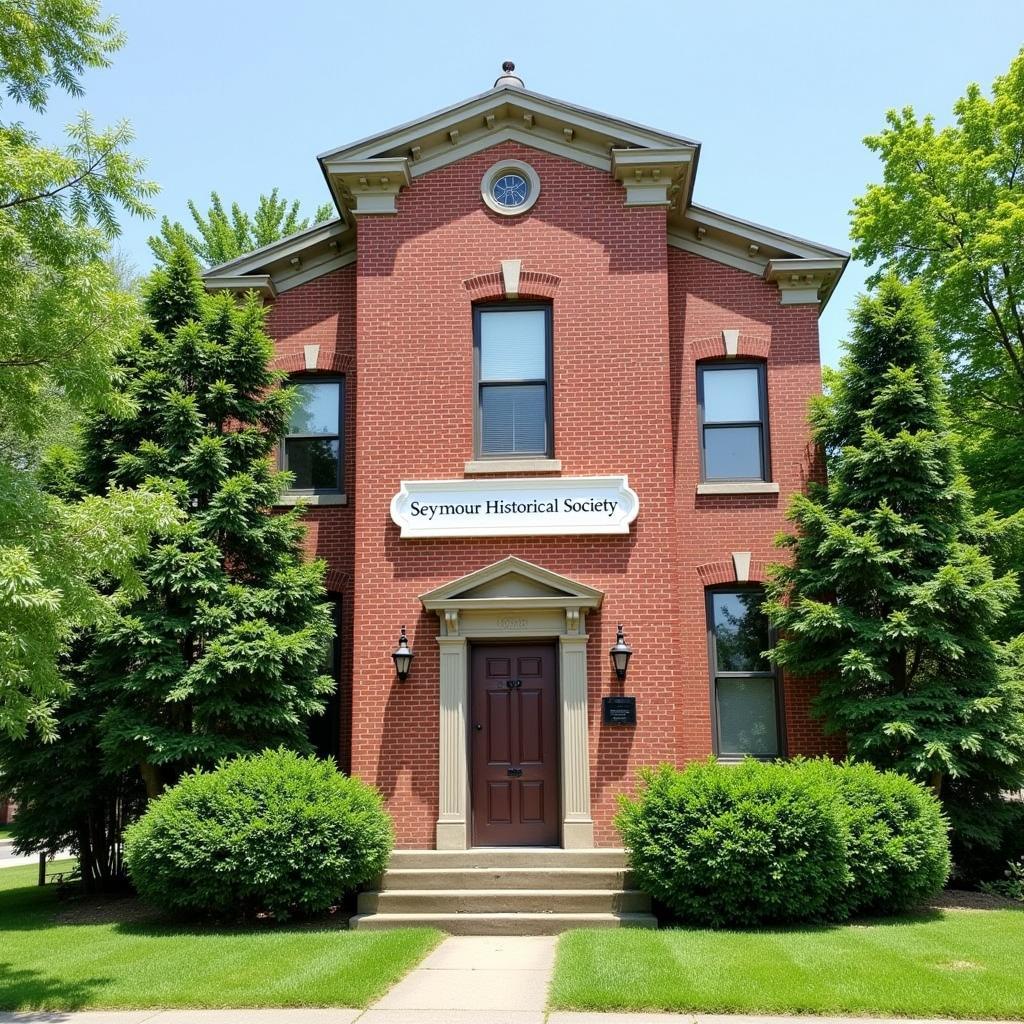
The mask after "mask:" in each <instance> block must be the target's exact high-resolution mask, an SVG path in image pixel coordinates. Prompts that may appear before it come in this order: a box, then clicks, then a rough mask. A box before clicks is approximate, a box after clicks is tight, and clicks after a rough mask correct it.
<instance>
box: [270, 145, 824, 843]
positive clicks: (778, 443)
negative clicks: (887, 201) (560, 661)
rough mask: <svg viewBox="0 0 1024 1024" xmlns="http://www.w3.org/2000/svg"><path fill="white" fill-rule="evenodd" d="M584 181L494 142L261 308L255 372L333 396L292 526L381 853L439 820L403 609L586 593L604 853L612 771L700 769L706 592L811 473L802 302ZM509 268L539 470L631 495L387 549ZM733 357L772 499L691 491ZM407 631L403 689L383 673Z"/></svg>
mask: <svg viewBox="0 0 1024 1024" xmlns="http://www.w3.org/2000/svg"><path fill="white" fill-rule="evenodd" d="M504 158H517V159H520V160H525V161H527V162H528V163H529V164H530V165H531V166H532V167H533V168H534V169H535V170H536V172H537V174H538V175H539V176H540V180H541V182H542V186H543V187H542V192H541V194H540V197H539V199H538V201H537V203H536V205H535V206H534V207H533V208H532V209H531V210H529V212H528V213H526V214H524V215H522V216H519V217H503V216H500V215H498V214H496V213H493V212H492V211H491V210H489V209H488V208H487V207H486V206H485V205H484V204H483V203H482V202H481V198H480V187H481V177H482V175H483V174H484V173H485V171H486V169H487V168H488V167H489V166H491V165H492V164H493V163H494V162H495V161H496V160H499V159H504ZM623 196H624V190H623V187H622V185H621V184H620V183H619V182H617V181H616V180H614V178H613V177H611V176H610V175H609V174H608V173H607V172H606V171H602V170H599V169H596V168H593V167H589V166H585V165H584V164H583V163H580V162H576V161H573V160H570V159H567V158H565V157H563V156H556V155H553V154H552V153H549V152H542V151H541V150H540V149H533V148H529V147H527V146H525V145H522V144H521V143H519V142H515V141H509V142H502V143H499V144H498V145H496V146H493V147H491V148H487V149H484V150H483V151H481V152H478V153H475V154H471V155H468V156H465V157H464V158H462V159H459V160H457V161H455V162H453V163H450V164H448V165H447V166H443V167H440V168H438V169H436V170H432V171H429V172H428V173H425V174H422V175H420V176H418V177H415V178H414V179H413V180H412V182H411V184H410V185H408V186H407V187H405V188H404V189H403V190H402V191H401V192H400V194H399V195H398V197H397V213H396V214H391V215H374V216H361V217H359V218H358V246H357V258H356V262H355V264H354V265H349V266H346V267H343V268H342V269H338V270H334V271H332V272H330V273H327V274H325V275H324V276H322V277H318V278H315V279H313V280H311V281H309V282H307V283H305V284H302V285H300V286H298V287H294V288H291V289H290V290H287V291H285V292H283V293H282V294H281V295H279V296H278V297H277V298H276V300H275V301H274V303H273V306H272V308H271V310H270V317H269V325H270V331H271V333H272V335H273V337H274V338H275V340H276V342H277V345H278V353H279V356H278V365H279V366H280V367H281V368H284V369H288V370H291V371H303V370H304V367H305V356H304V351H305V346H307V345H318V346H319V347H320V348H319V360H318V364H317V366H318V369H319V370H320V371H324V370H330V371H334V372H340V373H343V374H344V375H345V380H346V409H345V431H346V437H345V483H346V485H345V491H346V494H347V501H348V503H347V505H345V506H327V507H319V508H313V509H311V510H310V511H309V512H308V513H307V517H306V518H307V522H308V524H309V536H308V546H309V550H310V552H311V553H315V554H316V555H318V556H320V557H322V558H324V559H326V560H327V562H328V565H329V567H330V578H329V579H330V587H331V589H332V590H333V591H335V592H337V593H339V594H340V595H341V598H342V619H343V633H344V635H343V641H342V651H343V654H342V660H341V687H342V694H343V699H342V711H341V713H342V716H343V723H342V749H341V750H340V751H339V753H340V760H341V763H342V765H343V766H345V767H350V768H351V771H352V772H353V773H354V774H357V775H359V776H362V777H363V778H365V779H367V780H369V781H370V782H372V783H374V784H375V785H376V786H378V787H379V788H380V789H381V791H382V792H383V793H384V795H385V798H386V800H387V804H388V807H389V809H390V811H391V813H392V814H393V816H394V819H395V823H396V830H397V837H398V844H399V846H401V847H420V848H430V847H433V845H434V841H435V822H436V820H437V809H438V714H439V713H438V701H439V696H438V692H439V658H438V646H437V643H436V641H435V637H436V636H437V635H438V632H439V624H438V619H437V616H436V615H435V614H434V613H428V612H426V611H425V610H424V609H423V608H422V606H421V605H420V602H419V600H418V596H419V595H420V594H423V593H424V592H426V591H429V590H431V589H433V588H435V587H437V586H440V585H441V584H443V583H446V582H448V581H450V580H453V579H455V578H457V577H460V576H463V575H465V574H467V573H470V572H472V571H474V570H476V569H479V568H481V567H484V566H486V565H488V564H490V563H493V562H495V561H498V560H500V559H502V558H504V557H506V556H508V555H516V556H519V557H520V558H523V559H525V560H527V561H529V562H532V563H536V564H538V565H541V566H543V567H544V568H546V569H548V570H551V571H553V572H556V573H560V574H563V575H565V576H568V577H570V578H572V579H574V580H578V581H579V582H581V583H583V584H586V585H588V586H591V587H594V588H597V589H598V590H600V591H602V592H603V593H604V603H603V605H602V607H601V609H600V610H599V611H595V612H592V613H591V614H590V615H588V617H587V621H586V628H587V633H588V634H589V637H590V640H589V644H588V677H589V726H590V727H589V758H590V784H591V804H592V813H593V819H594V825H595V840H596V842H597V844H598V845H605V846H607V845H617V836H616V834H615V832H614V829H613V827H612V817H613V814H614V812H615V798H616V794H618V793H620V792H622V791H623V790H627V789H630V788H632V786H633V785H634V778H635V773H636V770H637V768H639V767H640V766H642V765H649V764H654V763H657V762H660V761H671V762H676V763H682V762H685V761H687V760H689V759H693V758H701V757H705V756H707V755H708V754H709V753H710V751H711V749H712V744H711V729H712V726H711V698H710V683H709V670H708V646H707V627H706V621H705V587H707V586H711V585H714V584H716V583H728V582H731V581H733V580H734V579H735V574H734V573H735V570H734V565H733V561H732V557H731V553H732V552H734V551H749V552H750V553H751V565H750V579H751V580H761V579H763V578H764V575H765V573H766V568H767V565H768V564H769V562H770V561H771V560H773V559H775V558H777V557H779V554H778V552H777V551H776V550H775V549H774V548H773V543H772V541H773V537H774V536H775V535H776V533H777V532H779V531H780V530H782V529H784V528H785V526H786V523H785V517H784V510H785V507H786V504H787V502H788V498H789V496H790V495H791V494H792V493H793V492H795V491H797V490H799V489H800V488H802V487H804V486H805V484H806V483H807V481H808V480H810V479H814V478H818V477H820V475H821V473H822V464H821V460H820V457H819V455H818V454H817V453H816V452H815V451H814V450H813V448H812V446H811V445H810V443H809V436H808V428H807V423H806V409H807V403H808V400H809V399H810V397H811V396H812V395H814V394H816V393H817V392H818V391H819V390H820V367H819V357H818V330H817V315H818V311H819V310H818V307H817V305H815V304H793V305H784V304H782V302H781V301H780V290H779V288H778V287H777V286H776V285H775V284H773V283H769V282H768V281H766V280H763V279H762V278H761V277H759V276H755V275H754V274H752V273H749V272H747V271H745V270H741V269H735V268H734V267H733V266H728V265H726V264H725V263H723V262H719V261H716V260H713V259H709V258H706V257H704V256H701V255H696V254H694V253H692V252H687V251H683V250H682V249H680V248H677V247H676V246H675V245H673V244H672V243H671V240H670V238H669V237H668V234H667V229H666V215H665V210H664V208H662V207H658V206H650V207H639V208H638V207H629V206H627V205H626V204H625V203H624V199H623ZM506 259H517V260H521V261H522V268H523V274H522V279H521V282H520V298H522V299H537V298H543V299H545V300H549V301H550V302H551V304H552V310H553V337H554V342H553V353H554V376H553V386H554V456H555V457H556V458H558V459H560V460H561V464H562V469H561V474H562V475H563V476H567V477H571V476H587V475H608V474H627V475H628V478H629V483H630V486H631V487H632V488H633V489H634V490H635V491H636V492H637V493H638V495H639V498H640V513H639V517H638V518H637V520H636V521H635V522H634V523H633V525H632V527H631V529H630V532H629V534H628V535H618V536H555V537H504V538H471V539H450V538H446V539H417V540H409V539H405V540H403V539H400V538H399V530H398V527H396V526H395V524H394V523H393V522H392V521H391V518H390V516H389V503H390V501H391V499H392V497H393V495H394V494H395V493H396V491H397V490H398V488H399V484H400V481H401V480H402V479H428V480H429V479H462V478H463V477H464V476H465V470H464V464H465V463H466V461H467V460H469V459H472V458H473V456H474V451H473V408H474V389H473V334H472V308H473V303H474V302H475V301H481V300H492V299H494V298H500V297H502V296H503V283H502V278H501V274H500V273H499V272H498V268H499V264H500V261H501V260H506ZM737 329H738V330H739V342H738V354H739V355H740V356H741V357H750V358H756V359H763V360H764V361H765V364H766V375H767V393H768V407H769V425H770V440H771V479H772V480H774V481H775V482H777V483H778V484H779V488H780V492H779V493H778V494H757V495H750V494H729V495H715V496H698V494H697V484H698V482H699V479H700V477H699V448H698V425H697V413H696V377H697V369H696V366H697V362H698V361H699V360H702V359H709V358H721V357H722V356H723V354H724V350H723V338H722V331H723V330H737ZM617 622H623V623H624V624H625V626H626V631H627V635H628V639H629V641H630V643H631V645H632V647H633V649H634V652H635V654H634V657H633V660H632V663H631V665H630V669H629V676H628V682H627V683H626V687H625V689H626V692H629V693H632V694H636V696H637V700H638V710H639V720H638V724H637V726H636V727H635V728H632V729H623V728H614V727H606V726H603V725H602V723H601V698H602V696H605V695H608V694H614V693H621V692H623V684H621V683H619V682H618V681H617V680H616V678H615V675H614V672H613V671H612V668H611V665H610V662H609V658H608V653H607V652H608V648H609V647H610V646H611V645H612V644H613V643H614V641H615V627H616V623H617ZM403 623H404V624H406V625H407V627H408V633H409V638H410V642H411V645H412V647H413V649H414V650H415V652H416V657H415V663H414V668H413V672H412V674H411V677H410V679H409V680H408V681H407V682H406V683H399V682H398V681H397V680H396V678H395V672H394V668H393V666H392V664H391V661H390V658H389V652H390V651H391V650H392V648H393V647H394V645H395V642H396V639H397V632H398V628H399V626H400V625H401V624H403ZM812 689H813V688H812V687H811V686H810V685H809V684H807V683H805V682H801V681H799V680H794V679H790V678H786V679H784V680H783V683H782V693H783V701H784V709H785V725H786V736H787V750H788V752H789V753H791V754H796V753H804V754H814V753H818V752H822V751H825V750H826V749H828V744H827V743H826V742H825V740H824V739H823V737H822V736H821V734H820V731H819V729H818V727H817V725H816V723H815V721H814V720H813V719H812V718H811V716H810V714H809V700H810V697H811V695H812Z"/></svg>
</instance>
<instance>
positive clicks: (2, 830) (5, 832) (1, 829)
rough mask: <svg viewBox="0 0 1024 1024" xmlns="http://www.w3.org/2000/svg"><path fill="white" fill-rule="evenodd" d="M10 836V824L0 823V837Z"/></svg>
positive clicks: (7, 837) (6, 837) (8, 837)
mask: <svg viewBox="0 0 1024 1024" xmlns="http://www.w3.org/2000/svg"><path fill="white" fill-rule="evenodd" d="M10 838H11V826H10V825H0V839H10Z"/></svg>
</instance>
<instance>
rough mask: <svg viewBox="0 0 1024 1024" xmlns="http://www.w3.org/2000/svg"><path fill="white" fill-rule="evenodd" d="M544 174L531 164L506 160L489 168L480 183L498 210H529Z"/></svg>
mask: <svg viewBox="0 0 1024 1024" xmlns="http://www.w3.org/2000/svg"><path fill="white" fill-rule="evenodd" d="M539 193H540V178H539V177H538V176H537V172H536V171H535V170H534V169H533V168H532V167H531V166H530V165H529V164H524V163H521V162H519V161H516V160H513V161H509V160H503V161H501V162H500V163H497V164H494V165H493V166H492V167H490V168H488V170H487V173H486V174H485V175H484V179H483V181H482V182H481V183H480V195H481V197H482V198H483V201H484V202H485V203H486V204H487V206H488V207H489V208H490V209H492V210H493V211H494V212H495V213H500V214H504V215H505V216H507V217H508V216H513V215H514V214H517V213H525V212H526V211H527V210H528V209H529V208H530V207H531V206H533V204H534V203H535V202H536V201H537V196H538V195H539Z"/></svg>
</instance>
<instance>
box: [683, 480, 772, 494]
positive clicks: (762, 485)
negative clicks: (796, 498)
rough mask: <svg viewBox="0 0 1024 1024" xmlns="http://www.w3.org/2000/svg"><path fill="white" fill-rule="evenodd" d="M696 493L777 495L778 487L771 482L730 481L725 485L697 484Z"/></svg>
mask: <svg viewBox="0 0 1024 1024" xmlns="http://www.w3.org/2000/svg"><path fill="white" fill-rule="evenodd" d="M697 493H698V494H701V495H704V494H778V493H779V485H778V484H777V483H775V482H774V481H772V480H730V481H727V482H725V483H715V484H711V483H705V484H697Z"/></svg>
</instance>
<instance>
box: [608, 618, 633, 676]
mask: <svg viewBox="0 0 1024 1024" xmlns="http://www.w3.org/2000/svg"><path fill="white" fill-rule="evenodd" d="M608 653H609V654H610V655H611V657H612V665H613V666H614V667H615V674H616V675H617V676H618V677H619V679H625V678H626V669H627V668H629V659H630V658H632V657H633V648H632V647H630V646H629V644H627V643H626V637H625V636H624V634H623V632H622V623H621V622H620V623H619V630H618V635H617V636H616V637H615V646H614V647H613V648H612V649H611V650H610V651H609V652H608Z"/></svg>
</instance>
